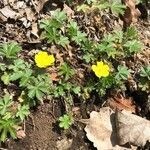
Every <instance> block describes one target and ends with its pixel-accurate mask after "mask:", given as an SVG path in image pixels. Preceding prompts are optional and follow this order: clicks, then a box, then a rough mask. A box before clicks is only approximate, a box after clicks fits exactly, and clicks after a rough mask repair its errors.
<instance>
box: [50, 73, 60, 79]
mask: <svg viewBox="0 0 150 150" xmlns="http://www.w3.org/2000/svg"><path fill="white" fill-rule="evenodd" d="M50 76H51V80H52V81H59V78H58V74H57V73H56V72H52V73H51V74H50Z"/></svg>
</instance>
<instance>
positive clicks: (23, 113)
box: [16, 105, 30, 121]
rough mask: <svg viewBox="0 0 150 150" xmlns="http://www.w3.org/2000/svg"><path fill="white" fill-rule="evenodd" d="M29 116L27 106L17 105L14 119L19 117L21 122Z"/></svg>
mask: <svg viewBox="0 0 150 150" xmlns="http://www.w3.org/2000/svg"><path fill="white" fill-rule="evenodd" d="M29 114H30V111H29V106H28V105H23V106H21V105H19V106H18V110H17V113H16V117H19V118H20V119H21V120H22V121H23V120H24V119H25V117H27V116H28V115H29Z"/></svg>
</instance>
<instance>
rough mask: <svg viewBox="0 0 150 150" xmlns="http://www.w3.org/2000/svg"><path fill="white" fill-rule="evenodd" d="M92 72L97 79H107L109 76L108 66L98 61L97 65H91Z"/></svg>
mask: <svg viewBox="0 0 150 150" xmlns="http://www.w3.org/2000/svg"><path fill="white" fill-rule="evenodd" d="M92 70H93V71H94V73H95V75H96V76H97V77H99V78H100V77H107V76H108V75H109V71H110V68H109V66H108V65H106V64H104V63H103V62H102V61H100V62H99V61H98V62H97V65H92Z"/></svg>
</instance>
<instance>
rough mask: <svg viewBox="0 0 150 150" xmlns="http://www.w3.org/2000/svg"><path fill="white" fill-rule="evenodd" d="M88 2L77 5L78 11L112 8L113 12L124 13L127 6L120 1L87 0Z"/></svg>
mask: <svg viewBox="0 0 150 150" xmlns="http://www.w3.org/2000/svg"><path fill="white" fill-rule="evenodd" d="M86 2H87V4H82V5H81V6H78V7H77V11H83V12H86V13H87V12H89V11H94V10H97V9H98V10H103V9H110V10H111V11H112V12H113V13H116V14H124V10H125V8H126V6H125V5H123V4H121V3H120V2H118V1H111V2H109V1H107V0H101V1H99V0H86Z"/></svg>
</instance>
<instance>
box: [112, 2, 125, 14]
mask: <svg viewBox="0 0 150 150" xmlns="http://www.w3.org/2000/svg"><path fill="white" fill-rule="evenodd" d="M125 8H126V6H125V5H123V4H121V3H118V2H116V1H113V2H112V4H110V9H111V11H112V12H113V13H116V14H121V15H123V14H124V11H125Z"/></svg>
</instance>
